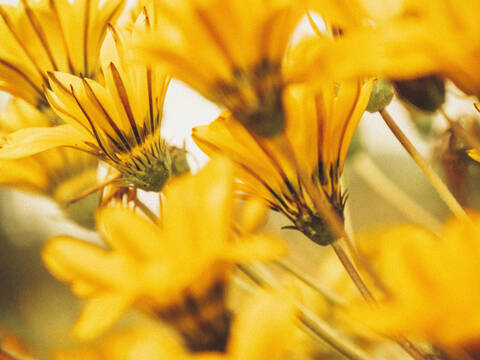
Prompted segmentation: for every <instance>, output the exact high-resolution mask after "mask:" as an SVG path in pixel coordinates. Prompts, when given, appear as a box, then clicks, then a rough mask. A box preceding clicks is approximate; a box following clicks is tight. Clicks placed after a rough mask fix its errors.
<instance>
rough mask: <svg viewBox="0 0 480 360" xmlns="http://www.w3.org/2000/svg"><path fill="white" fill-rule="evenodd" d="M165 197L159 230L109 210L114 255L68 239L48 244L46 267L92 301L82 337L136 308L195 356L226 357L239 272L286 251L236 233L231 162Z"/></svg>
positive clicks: (104, 219) (216, 163) (107, 227)
mask: <svg viewBox="0 0 480 360" xmlns="http://www.w3.org/2000/svg"><path fill="white" fill-rule="evenodd" d="M164 194H165V204H164V207H163V212H162V215H163V216H162V218H161V220H160V223H159V224H155V223H153V222H150V221H147V220H146V219H145V218H143V217H141V216H139V215H137V214H135V213H132V211H130V210H127V209H126V208H121V207H109V208H103V209H102V210H101V211H100V212H99V214H98V218H97V223H98V228H99V231H100V233H101V235H102V237H103V239H104V240H105V241H106V243H107V245H108V248H109V249H108V250H107V249H104V248H101V247H98V246H94V245H91V244H88V243H85V242H83V241H80V240H77V239H72V238H69V237H57V238H54V239H52V240H50V242H49V243H48V244H47V245H46V247H45V249H44V251H43V259H44V262H45V264H46V266H47V268H48V269H49V270H50V271H51V272H52V273H53V274H54V275H55V276H56V277H58V278H59V279H60V280H62V281H65V282H68V283H70V284H71V287H72V291H73V292H74V293H75V294H76V295H77V296H80V297H84V298H87V299H88V302H87V304H86V305H85V308H84V310H83V313H82V314H81V316H80V318H79V320H78V322H77V324H76V325H75V328H74V333H75V335H76V336H77V337H80V338H93V337H95V336H97V335H98V334H99V333H101V332H102V331H103V330H105V329H106V328H107V327H109V326H110V325H111V324H112V323H114V322H115V321H116V320H117V319H118V318H119V317H120V316H121V315H122V314H123V313H124V312H125V311H126V309H127V308H129V307H130V306H132V305H135V306H137V307H138V308H140V309H143V310H144V311H146V312H148V313H150V314H152V315H154V316H156V317H158V318H161V319H163V320H165V321H167V322H168V323H170V324H172V325H173V326H174V327H175V328H176V329H177V330H178V331H179V332H180V333H181V334H182V336H183V338H184V340H185V342H186V343H187V344H188V347H189V348H190V349H191V350H193V351H198V350H223V349H224V348H225V345H226V343H225V342H226V340H227V338H228V331H229V328H230V317H231V316H230V313H229V311H228V310H227V309H226V307H225V296H224V292H225V287H226V284H227V279H228V276H229V274H230V273H231V270H232V268H233V265H234V264H236V263H240V262H245V261H253V260H269V259H273V258H276V257H278V256H280V255H281V254H282V253H283V252H284V246H283V244H282V243H280V242H278V240H277V239H276V238H272V237H270V236H268V235H262V234H242V235H241V236H238V234H237V233H235V232H234V231H232V210H233V201H234V197H233V169H232V166H231V165H230V163H229V162H227V160H226V159H216V160H213V161H212V162H211V163H210V164H208V165H207V167H206V168H205V169H204V170H202V171H200V172H199V173H197V174H196V175H185V176H183V177H180V178H178V179H173V180H172V181H171V182H170V184H169V186H168V187H167V188H166V190H165V193H164ZM107 309H108V311H106V310H107ZM200 334H201V336H199V335H200Z"/></svg>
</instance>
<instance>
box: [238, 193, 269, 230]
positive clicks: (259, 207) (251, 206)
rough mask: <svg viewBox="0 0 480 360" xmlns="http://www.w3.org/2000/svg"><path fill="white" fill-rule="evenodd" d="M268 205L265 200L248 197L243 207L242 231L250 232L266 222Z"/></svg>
mask: <svg viewBox="0 0 480 360" xmlns="http://www.w3.org/2000/svg"><path fill="white" fill-rule="evenodd" d="M267 217H268V207H267V206H265V202H264V201H262V200H259V199H257V198H251V199H247V200H246V201H245V203H244V204H243V207H242V216H241V220H240V231H241V232H242V233H244V234H249V233H252V232H254V231H255V230H257V229H258V228H259V227H260V226H262V225H263V224H265V223H266V221H267Z"/></svg>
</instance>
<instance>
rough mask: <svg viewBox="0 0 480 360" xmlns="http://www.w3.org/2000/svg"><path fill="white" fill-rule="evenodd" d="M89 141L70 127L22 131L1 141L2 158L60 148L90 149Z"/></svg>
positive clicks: (12, 157) (0, 156) (0, 152)
mask: <svg viewBox="0 0 480 360" xmlns="http://www.w3.org/2000/svg"><path fill="white" fill-rule="evenodd" d="M89 139H90V138H89V137H88V136H86V135H84V134H83V133H81V132H79V131H77V130H76V129H75V128H73V127H72V126H70V125H59V126H55V127H51V128H27V129H22V130H18V131H16V132H14V133H12V134H9V135H7V136H4V137H3V138H2V139H0V145H2V147H1V148H0V158H4V159H15V158H21V157H25V156H29V155H33V154H36V153H39V152H42V151H45V150H48V149H52V148H55V147H59V146H70V147H75V148H78V149H89V148H88V146H86V145H85V142H88V141H89Z"/></svg>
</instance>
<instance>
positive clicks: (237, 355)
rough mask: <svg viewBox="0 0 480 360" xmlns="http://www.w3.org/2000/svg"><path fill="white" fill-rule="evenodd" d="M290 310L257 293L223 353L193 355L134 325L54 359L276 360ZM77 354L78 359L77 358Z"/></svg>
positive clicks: (282, 350)
mask: <svg viewBox="0 0 480 360" xmlns="http://www.w3.org/2000/svg"><path fill="white" fill-rule="evenodd" d="M294 319H295V317H294V307H293V306H292V304H291V303H290V302H288V301H285V299H283V298H282V297H280V296H278V295H276V294H269V293H263V292H259V293H257V294H255V295H254V296H253V298H252V299H250V301H249V302H248V303H247V304H246V305H245V306H243V308H242V309H240V310H239V312H238V315H237V317H236V318H235V320H234V321H233V325H232V331H231V334H230V336H229V340H228V345H227V349H226V351H225V353H218V352H217V353H215V352H206V353H201V354H193V353H191V352H189V351H187V350H186V349H184V348H183V347H182V345H181V344H180V343H179V342H178V341H177V340H176V339H175V338H174V337H173V336H171V335H170V334H168V333H166V331H162V330H160V329H157V328H154V327H147V326H137V327H135V328H132V329H131V330H129V331H124V332H122V333H116V334H115V335H114V336H110V337H109V338H107V339H106V341H103V342H102V343H101V344H100V345H97V346H95V347H94V348H87V349H83V350H80V351H78V350H77V351H71V352H67V351H63V352H58V353H57V354H56V355H55V356H54V357H53V359H54V360H73V359H88V360H89V359H92V360H93V359H95V360H96V359H110V360H138V359H164V360H195V359H198V360H214V359H215V360H227V359H228V360H260V359H262V360H263V359H269V360H280V359H285V358H286V357H285V354H286V352H287V351H288V350H289V346H291V344H292V340H291V334H292V333H293V331H294ZM79 354H81V355H82V356H80V357H79V356H78V355H79Z"/></svg>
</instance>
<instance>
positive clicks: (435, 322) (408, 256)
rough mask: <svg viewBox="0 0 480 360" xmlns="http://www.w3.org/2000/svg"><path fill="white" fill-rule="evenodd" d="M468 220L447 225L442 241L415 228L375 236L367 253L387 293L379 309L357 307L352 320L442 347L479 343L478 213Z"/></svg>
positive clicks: (479, 226)
mask: <svg viewBox="0 0 480 360" xmlns="http://www.w3.org/2000/svg"><path fill="white" fill-rule="evenodd" d="M471 217H472V221H473V223H472V224H465V223H460V222H459V221H458V220H451V221H449V222H447V224H446V226H445V228H444V231H443V234H442V236H441V238H438V237H436V236H435V235H434V234H432V233H430V232H429V231H428V230H425V229H423V228H420V227H417V226H399V227H394V228H391V229H388V230H386V231H383V232H379V233H375V234H373V235H372V239H374V240H372V241H371V243H372V245H371V246H370V247H371V248H372V249H373V250H371V251H370V255H373V256H374V258H377V260H376V265H377V267H378V273H379V274H380V275H381V276H382V280H384V282H385V284H386V285H387V287H388V294H389V295H388V296H387V297H386V299H385V300H384V301H383V306H381V307H380V308H379V309H378V310H372V309H371V308H370V309H365V308H363V307H360V308H355V309H354V311H352V314H353V316H355V317H359V318H361V319H363V320H364V321H365V322H366V323H367V324H369V325H371V326H373V327H374V328H376V329H378V330H381V331H382V332H386V333H390V334H398V333H400V332H401V333H403V334H405V335H407V336H411V337H412V338H413V337H416V338H419V339H422V340H427V341H429V342H431V343H432V344H434V345H436V346H439V347H441V348H442V347H444V348H448V349H457V350H458V349H466V348H468V347H469V346H470V345H472V344H473V343H474V342H476V343H477V344H478V340H480V317H479V314H478V311H477V309H478V306H479V304H480V283H479V282H478V278H479V276H480V271H479V267H478V264H479V261H480V215H479V214H476V213H473V214H471ZM372 251H373V252H374V253H373V254H372Z"/></svg>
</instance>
